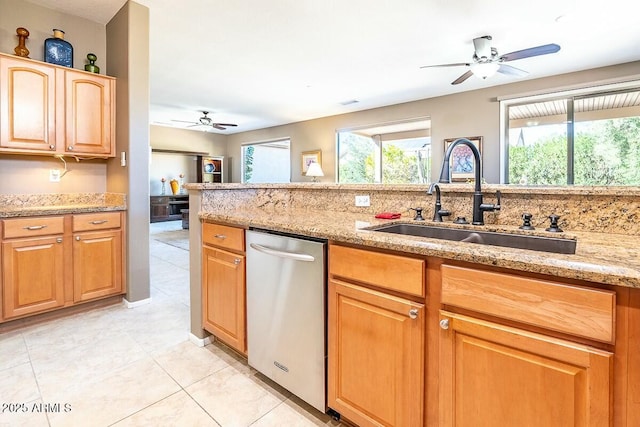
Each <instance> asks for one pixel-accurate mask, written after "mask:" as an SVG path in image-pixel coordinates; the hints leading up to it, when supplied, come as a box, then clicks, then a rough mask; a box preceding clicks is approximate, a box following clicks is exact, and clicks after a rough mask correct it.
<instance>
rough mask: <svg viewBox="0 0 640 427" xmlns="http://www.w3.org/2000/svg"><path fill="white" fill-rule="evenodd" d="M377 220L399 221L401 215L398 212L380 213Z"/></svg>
mask: <svg viewBox="0 0 640 427" xmlns="http://www.w3.org/2000/svg"><path fill="white" fill-rule="evenodd" d="M376 218H380V219H398V218H400V214H399V213H396V212H380V213H379V214H377V215H376Z"/></svg>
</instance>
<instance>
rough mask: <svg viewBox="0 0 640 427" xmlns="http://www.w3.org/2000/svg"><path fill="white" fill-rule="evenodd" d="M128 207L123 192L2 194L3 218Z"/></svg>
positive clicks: (0, 212) (123, 208) (117, 209)
mask: <svg viewBox="0 0 640 427" xmlns="http://www.w3.org/2000/svg"><path fill="white" fill-rule="evenodd" d="M126 209H127V199H126V195H125V194H121V193H62V194H2V195H0V218H11V217H23V216H38V215H64V214H73V213H83V212H107V211H123V210H126Z"/></svg>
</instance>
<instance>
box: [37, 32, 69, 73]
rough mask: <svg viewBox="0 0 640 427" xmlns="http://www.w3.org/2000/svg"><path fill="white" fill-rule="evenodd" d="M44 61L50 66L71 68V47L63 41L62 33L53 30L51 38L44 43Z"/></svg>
mask: <svg viewBox="0 0 640 427" xmlns="http://www.w3.org/2000/svg"><path fill="white" fill-rule="evenodd" d="M44 61H45V62H48V63H50V64H56V65H62V66H65V67H69V68H72V67H73V46H71V43H69V42H68V41H66V40H65V39H64V31H62V30H57V29H54V30H53V37H50V38H48V39H46V40H45V41H44Z"/></svg>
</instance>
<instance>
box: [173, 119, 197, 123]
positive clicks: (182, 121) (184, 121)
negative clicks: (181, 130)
mask: <svg viewBox="0 0 640 427" xmlns="http://www.w3.org/2000/svg"><path fill="white" fill-rule="evenodd" d="M171 121H172V122H181V123H195V122H192V121H187V120H175V119H171Z"/></svg>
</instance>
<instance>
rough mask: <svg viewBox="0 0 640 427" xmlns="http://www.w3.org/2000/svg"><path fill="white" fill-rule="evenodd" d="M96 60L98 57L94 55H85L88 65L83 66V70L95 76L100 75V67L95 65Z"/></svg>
mask: <svg viewBox="0 0 640 427" xmlns="http://www.w3.org/2000/svg"><path fill="white" fill-rule="evenodd" d="M97 59H98V57H97V56H96V54H95V53H87V61H89V63H88V64H85V66H84V70H85V71H89V72H91V73H96V74H98V73H100V67H98V66H97V65H96V60H97Z"/></svg>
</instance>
